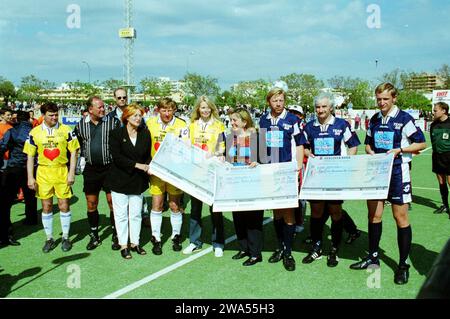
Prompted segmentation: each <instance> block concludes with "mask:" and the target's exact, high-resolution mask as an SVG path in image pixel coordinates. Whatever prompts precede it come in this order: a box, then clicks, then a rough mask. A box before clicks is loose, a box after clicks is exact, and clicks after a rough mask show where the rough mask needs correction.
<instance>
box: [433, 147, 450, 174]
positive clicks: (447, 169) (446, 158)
mask: <svg viewBox="0 0 450 319" xmlns="http://www.w3.org/2000/svg"><path fill="white" fill-rule="evenodd" d="M431 162H432V171H433V173H436V174H442V175H450V152H446V153H436V152H433V155H432V160H431Z"/></svg>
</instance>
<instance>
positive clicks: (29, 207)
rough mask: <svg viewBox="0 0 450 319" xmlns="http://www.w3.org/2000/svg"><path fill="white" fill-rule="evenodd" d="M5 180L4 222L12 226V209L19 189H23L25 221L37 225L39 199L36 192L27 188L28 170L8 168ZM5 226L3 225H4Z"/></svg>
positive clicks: (2, 212)
mask: <svg viewBox="0 0 450 319" xmlns="http://www.w3.org/2000/svg"><path fill="white" fill-rule="evenodd" d="M4 174H5V176H4V178H3V183H4V186H3V187H4V194H5V201H4V205H3V207H2V211H1V214H2V221H5V222H6V223H7V224H8V226H7V227H8V228H9V227H10V225H11V207H12V205H13V203H14V200H15V199H16V196H17V193H18V191H19V188H22V190H23V195H24V199H25V220H26V221H27V222H28V223H30V224H35V223H37V222H38V220H37V217H38V216H37V199H36V196H35V195H36V193H35V191H32V190H31V189H29V188H28V186H27V171H26V168H21V167H8V168H7V169H6V171H5V173H4ZM2 224H3V223H2Z"/></svg>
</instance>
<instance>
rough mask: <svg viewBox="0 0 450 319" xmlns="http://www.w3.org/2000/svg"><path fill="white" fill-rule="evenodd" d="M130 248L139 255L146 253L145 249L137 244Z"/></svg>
mask: <svg viewBox="0 0 450 319" xmlns="http://www.w3.org/2000/svg"><path fill="white" fill-rule="evenodd" d="M130 250H131V251H134V252H136V253H138V254H139V255H147V252H146V251H145V249H144V248H142V247H141V246H139V245H136V246H134V247H131V248H130Z"/></svg>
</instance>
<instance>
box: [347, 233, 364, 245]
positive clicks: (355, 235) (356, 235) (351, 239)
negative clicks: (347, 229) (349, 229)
mask: <svg viewBox="0 0 450 319" xmlns="http://www.w3.org/2000/svg"><path fill="white" fill-rule="evenodd" d="M359 236H361V231H360V230H356V232H354V233H353V234H348V238H347V240H346V241H345V243H346V244H351V243H353V242H354V241H355V240H357V239H358V238H359Z"/></svg>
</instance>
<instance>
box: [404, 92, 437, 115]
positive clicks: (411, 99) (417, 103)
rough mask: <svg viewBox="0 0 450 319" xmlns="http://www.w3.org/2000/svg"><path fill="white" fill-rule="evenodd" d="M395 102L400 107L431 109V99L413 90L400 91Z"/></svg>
mask: <svg viewBox="0 0 450 319" xmlns="http://www.w3.org/2000/svg"><path fill="white" fill-rule="evenodd" d="M396 104H397V105H398V106H399V107H400V108H402V109H417V110H423V111H431V101H430V100H428V99H427V98H426V97H425V96H424V95H423V94H422V93H420V92H417V91H415V90H402V91H400V93H399V95H398V97H397V102H396Z"/></svg>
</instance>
